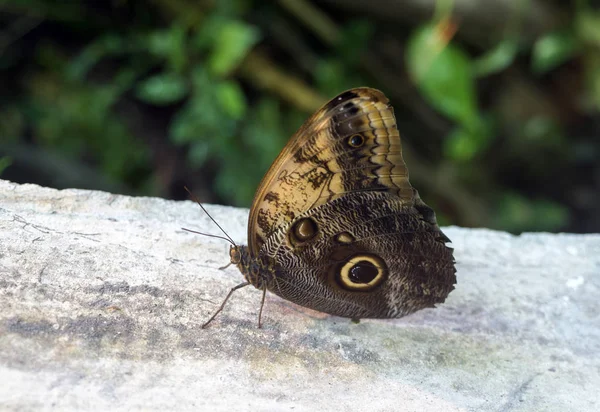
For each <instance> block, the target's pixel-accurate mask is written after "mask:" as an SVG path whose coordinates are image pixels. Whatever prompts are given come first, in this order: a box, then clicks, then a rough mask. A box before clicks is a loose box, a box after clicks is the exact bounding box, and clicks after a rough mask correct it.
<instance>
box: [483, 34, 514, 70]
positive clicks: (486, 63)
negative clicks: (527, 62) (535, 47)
mask: <svg viewBox="0 0 600 412" xmlns="http://www.w3.org/2000/svg"><path fill="white" fill-rule="evenodd" d="M518 51H519V47H518V42H517V41H516V40H514V39H506V40H503V41H502V42H500V43H498V45H496V47H494V48H493V49H491V50H489V51H488V52H487V53H485V54H484V55H483V56H480V57H479V58H478V59H477V60H475V61H474V62H473V72H474V73H475V74H476V76H477V77H484V76H487V75H490V74H493V73H498V72H500V71H502V70H504V69H506V68H507V67H508V66H510V65H511V64H512V63H513V62H514V61H515V58H516V57H517V53H518Z"/></svg>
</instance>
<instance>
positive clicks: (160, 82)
mask: <svg viewBox="0 0 600 412" xmlns="http://www.w3.org/2000/svg"><path fill="white" fill-rule="evenodd" d="M135 93H136V96H137V97H138V98H139V99H140V100H142V101H144V102H146V103H150V104H155V105H159V106H162V105H169V104H173V103H175V102H178V101H180V100H181V99H183V98H184V97H185V96H186V94H187V93H188V84H187V82H186V81H185V78H183V77H181V76H179V75H176V74H174V73H161V74H157V75H155V76H152V77H149V78H147V79H146V80H144V81H142V82H140V83H139V84H138V85H137V87H136V89H135Z"/></svg>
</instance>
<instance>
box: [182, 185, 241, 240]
mask: <svg viewBox="0 0 600 412" xmlns="http://www.w3.org/2000/svg"><path fill="white" fill-rule="evenodd" d="M183 188H184V189H185V191H186V192H188V193H189V195H190V197H191V198H192V199H193V200H194V202H196V203H198V206H200V207H201V208H202V210H203V211H204V213H206V215H207V216H208V217H209V218H210V220H212V221H213V223H214V224H215V225H217V227H218V228H219V229H221V232H223V233H224V234H225V236H226V237H223V236H218V235H209V234H208V233H201V232H196V231H194V230H189V229H185V228H182V229H183V230H187V231H188V232H192V233H197V234H199V235H204V236H209V237H216V238H219V239H223V240H226V241H228V242H229V243H231V244H232V245H233V246H236V247H237V245H236V244H235V242H234V241H233V239H232V238H231V237H230V236H229V235H228V234H227V232H225V230H223V228H222V227H221V225H220V224H218V223H217V221H216V220H215V219H213V217H212V216H211V215H210V213H208V211H207V210H206V209H205V208H204V206H202V203H200V201H199V200H198V198H197V197H196V196H194V194H193V193H192V192H190V189H188V188H187V186H183Z"/></svg>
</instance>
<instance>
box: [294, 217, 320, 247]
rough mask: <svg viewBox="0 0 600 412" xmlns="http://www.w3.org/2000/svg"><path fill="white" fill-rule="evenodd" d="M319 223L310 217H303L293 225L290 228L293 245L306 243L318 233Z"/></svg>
mask: <svg viewBox="0 0 600 412" xmlns="http://www.w3.org/2000/svg"><path fill="white" fill-rule="evenodd" d="M318 230H319V229H318V226H317V223H316V222H315V221H314V220H312V219H310V218H307V217H306V218H302V219H300V220H298V221H297V222H296V223H294V224H293V225H292V229H291V230H290V241H291V242H292V244H293V245H297V244H299V243H304V242H307V241H309V240H311V239H312V238H314V237H315V236H316V235H317V232H318Z"/></svg>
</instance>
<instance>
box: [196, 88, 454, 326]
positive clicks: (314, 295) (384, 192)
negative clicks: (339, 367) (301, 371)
mask: <svg viewBox="0 0 600 412" xmlns="http://www.w3.org/2000/svg"><path fill="white" fill-rule="evenodd" d="M448 241H449V239H448V238H447V237H446V236H445V235H444V234H443V233H442V232H441V230H440V229H439V227H438V225H437V223H436V219H435V213H434V212H433V210H432V209H431V208H429V207H428V206H427V205H426V204H425V203H424V202H423V201H422V200H421V198H420V197H419V194H418V192H417V191H416V190H415V189H414V188H413V187H412V186H411V185H410V183H409V181H408V169H407V167H406V165H405V163H404V160H403V158H402V147H401V144H400V136H399V134H398V130H397V128H396V120H395V118H394V114H393V109H392V108H391V106H390V105H389V102H388V99H387V98H386V97H385V96H384V95H383V93H381V92H379V91H378V90H374V89H370V88H358V89H353V90H349V91H347V92H344V93H342V94H340V95H339V96H337V97H336V98H334V99H332V100H331V101H330V102H329V103H327V104H326V105H325V106H323V108H321V109H320V110H319V111H317V112H316V113H315V114H314V115H313V116H312V117H311V118H310V119H309V120H308V121H307V122H306V123H305V124H304V125H303V126H302V127H301V128H300V130H298V132H297V133H296V134H295V135H294V136H293V137H292V139H291V140H290V142H289V143H288V144H287V145H286V147H285V148H284V149H283V151H282V152H281V154H280V155H279V156H278V158H277V159H276V160H275V162H274V163H273V165H272V166H271V168H270V169H269V171H268V172H267V174H266V175H265V177H264V178H263V181H262V182H261V184H260V186H259V189H258V190H257V192H256V196H255V199H254V202H253V204H252V208H251V211H250V218H249V224H248V246H236V245H234V246H232V248H231V250H230V257H231V263H233V264H235V265H236V266H237V267H238V268H239V270H240V271H241V272H242V274H243V275H244V277H245V279H246V281H247V284H252V285H254V286H255V287H257V288H258V289H262V290H269V291H271V292H273V293H275V294H276V295H279V296H281V297H282V298H284V299H287V300H289V301H292V302H294V303H297V304H299V305H302V306H305V307H308V308H311V309H315V310H318V311H321V312H325V313H329V314H332V315H337V316H343V317H349V318H355V319H356V318H396V317H401V316H404V315H407V314H409V313H412V312H414V311H416V310H419V309H422V308H426V307H433V306H434V305H435V304H436V303H441V302H443V301H444V300H445V298H446V297H447V296H448V294H449V293H450V292H451V291H452V290H453V289H454V284H455V283H456V276H455V272H456V270H455V267H454V259H453V256H452V249H451V248H449V247H448V246H446V242H448ZM221 308H222V307H221ZM211 320H212V318H211ZM209 322H210V321H209ZM207 323H208V322H207Z"/></svg>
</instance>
